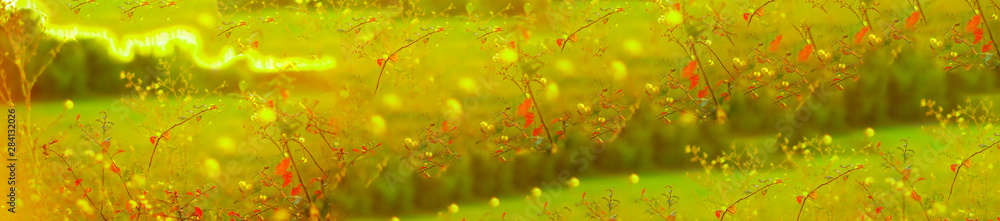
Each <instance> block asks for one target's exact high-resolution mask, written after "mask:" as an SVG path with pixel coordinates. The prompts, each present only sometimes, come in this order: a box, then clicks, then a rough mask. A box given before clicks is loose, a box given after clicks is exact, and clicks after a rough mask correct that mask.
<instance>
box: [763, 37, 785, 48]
mask: <svg viewBox="0 0 1000 221" xmlns="http://www.w3.org/2000/svg"><path fill="white" fill-rule="evenodd" d="M783 37H784V36H781V35H778V37H774V40H773V41H771V47H769V48H768V49H767V50H768V51H771V52H775V51H778V47H779V46H781V39H782V38H783Z"/></svg>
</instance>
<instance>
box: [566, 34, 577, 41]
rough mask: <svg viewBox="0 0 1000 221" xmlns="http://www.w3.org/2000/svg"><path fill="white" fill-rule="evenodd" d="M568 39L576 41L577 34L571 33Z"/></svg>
mask: <svg viewBox="0 0 1000 221" xmlns="http://www.w3.org/2000/svg"><path fill="white" fill-rule="evenodd" d="M568 39H569V41H572V42H576V34H573V35H570V36H569V38H568Z"/></svg>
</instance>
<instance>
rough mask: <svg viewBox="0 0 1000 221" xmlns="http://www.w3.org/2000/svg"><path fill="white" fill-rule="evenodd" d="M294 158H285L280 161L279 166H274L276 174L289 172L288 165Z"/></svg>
mask: <svg viewBox="0 0 1000 221" xmlns="http://www.w3.org/2000/svg"><path fill="white" fill-rule="evenodd" d="M291 162H292V158H285V159H282V160H281V163H278V166H277V167H275V168H274V175H277V176H281V175H284V174H286V173H288V166H289V165H290V164H291Z"/></svg>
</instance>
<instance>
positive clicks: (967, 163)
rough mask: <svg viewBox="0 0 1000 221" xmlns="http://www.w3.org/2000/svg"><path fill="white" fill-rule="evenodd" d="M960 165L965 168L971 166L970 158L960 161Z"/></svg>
mask: <svg viewBox="0 0 1000 221" xmlns="http://www.w3.org/2000/svg"><path fill="white" fill-rule="evenodd" d="M962 166H965V168H972V159H971V158H970V159H965V161H962Z"/></svg>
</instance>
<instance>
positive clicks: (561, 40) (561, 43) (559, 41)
mask: <svg viewBox="0 0 1000 221" xmlns="http://www.w3.org/2000/svg"><path fill="white" fill-rule="evenodd" d="M563 41H565V40H564V39H562V38H560V39H556V45H559V47H562V45H563Z"/></svg>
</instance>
